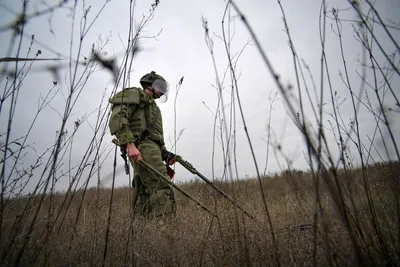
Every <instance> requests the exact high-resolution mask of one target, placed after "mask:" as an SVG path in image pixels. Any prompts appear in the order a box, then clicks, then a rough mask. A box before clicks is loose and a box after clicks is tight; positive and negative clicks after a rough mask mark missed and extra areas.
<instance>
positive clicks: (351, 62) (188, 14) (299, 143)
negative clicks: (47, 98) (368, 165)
mask: <svg viewBox="0 0 400 267" xmlns="http://www.w3.org/2000/svg"><path fill="white" fill-rule="evenodd" d="M21 2H22V1H14V0H2V1H0V25H2V26H4V25H8V24H10V23H11V22H13V21H15V18H16V16H17V14H19V13H20V12H21V10H22V8H21ZM41 2H42V1H29V5H28V11H29V12H28V13H31V12H32V11H33V10H35V9H38V10H42V9H44V5H43V4H41ZM53 2H56V1H53ZM77 2H78V3H77V14H76V21H75V25H74V27H75V34H74V39H73V49H72V52H73V56H74V57H76V51H77V48H78V41H79V40H78V39H79V35H78V32H79V27H80V20H81V17H82V9H83V8H82V1H77ZM137 2H138V3H137V5H136V8H135V14H134V17H135V24H136V23H139V21H140V20H141V18H142V16H143V15H144V16H147V15H148V14H149V9H150V5H151V4H152V1H137ZM377 2H378V3H377V4H376V8H377V9H378V10H379V12H380V14H381V16H382V18H383V19H385V21H387V19H392V21H395V22H397V23H399V20H398V14H399V13H400V4H399V1H398V0H385V1H377ZM46 3H47V4H49V5H54V3H53V4H52V1H46ZM236 3H237V5H238V7H239V8H240V9H241V11H242V12H243V13H244V15H245V16H246V18H247V20H248V22H249V23H250V25H251V26H252V27H253V30H254V32H255V34H256V36H257V38H258V39H259V41H260V42H261V45H262V47H263V49H264V51H265V52H266V54H267V56H268V58H269V60H270V61H271V63H272V65H273V66H274V68H275V70H276V72H277V73H279V75H280V77H281V81H282V82H283V83H284V84H285V85H289V84H292V85H293V88H294V89H293V91H297V87H296V77H295V75H294V74H295V72H294V66H293V58H292V54H291V51H290V48H289V46H288V41H287V35H286V33H285V32H284V30H283V29H284V24H283V21H282V13H281V10H280V7H279V5H278V2H277V1H244V0H241V1H236ZM326 3H327V7H328V8H327V10H328V11H329V12H331V10H332V7H335V8H340V9H343V11H340V13H339V16H343V18H346V19H350V20H353V19H356V18H357V15H356V13H355V12H354V10H351V9H349V7H350V5H349V4H348V2H347V1H342V0H336V1H333V0H332V1H326ZM71 4H72V3H68V4H67V6H68V7H71ZM89 5H90V6H91V9H90V12H89V13H88V24H90V22H91V21H93V19H94V17H95V16H96V14H97V13H98V11H99V10H100V9H101V7H102V5H103V1H99V0H97V1H86V6H89ZM225 5H226V4H225V1H222V0H202V1H183V0H171V1H160V4H159V6H158V7H157V9H156V11H155V14H154V18H153V19H152V20H151V21H150V22H149V23H148V25H147V26H146V27H145V29H144V32H143V33H142V34H143V36H147V37H151V36H155V35H157V38H156V39H154V38H146V39H142V41H145V42H144V43H142V45H141V49H142V50H141V52H140V53H138V54H137V57H136V59H135V61H134V64H133V69H132V73H131V74H130V84H129V85H130V86H139V85H140V84H139V79H140V77H141V76H143V75H144V74H145V73H148V72H150V71H152V70H154V71H156V72H157V73H159V74H160V75H162V76H163V77H165V78H166V79H167V81H168V82H169V84H170V86H171V88H170V93H169V100H168V102H166V103H160V104H159V106H160V108H161V110H162V115H163V121H164V126H165V140H166V144H167V147H168V148H171V144H172V143H171V142H173V138H174V98H175V93H176V85H177V83H178V81H179V80H180V79H181V77H182V76H184V81H183V84H182V86H181V88H180V91H179V95H178V98H177V104H176V111H177V114H176V121H177V123H176V132H177V133H179V132H181V131H182V135H181V137H180V139H179V140H178V143H177V147H176V149H177V153H178V154H180V155H181V156H182V157H183V158H184V159H186V160H187V161H189V162H191V163H192V164H193V165H194V166H195V167H196V168H197V170H198V171H200V172H201V173H202V174H204V175H205V176H207V177H209V178H210V179H211V177H212V172H211V169H212V150H213V147H212V142H213V125H214V117H213V116H214V115H213V114H212V113H215V111H216V108H217V100H218V98H217V96H218V95H217V90H216V78H215V71H214V67H213V62H212V58H211V54H210V52H209V50H208V48H207V45H206V42H205V39H204V36H205V34H204V28H203V27H202V17H205V18H206V19H207V20H208V27H209V30H210V33H211V37H212V38H213V41H214V54H215V58H216V64H217V68H218V75H219V77H220V79H222V77H223V76H224V72H225V70H226V68H227V67H228V61H227V55H226V52H225V47H224V44H223V42H222V40H221V39H220V37H222V28H221V27H222V26H221V21H222V16H223V13H224V10H225ZM282 5H283V8H284V11H285V14H286V18H287V22H288V25H289V29H290V33H291V36H292V39H293V42H294V45H295V48H296V51H297V53H298V54H299V56H300V57H301V58H302V59H304V60H305V62H306V63H307V64H308V65H309V66H310V70H311V72H312V74H313V77H314V79H315V82H316V86H317V88H318V89H319V88H320V69H321V67H320V58H321V42H320V29H319V27H320V24H319V16H320V8H321V1H315V0H314V1H312V0H303V1H297V0H285V1H282ZM70 14H71V11H70V9H66V8H64V9H60V10H57V11H56V12H54V13H53V15H52V16H50V15H44V16H41V17H38V18H34V19H31V20H29V21H28V23H27V24H26V27H25V29H24V31H25V34H26V35H27V36H29V35H31V34H34V35H35V40H37V41H38V42H34V43H33V46H32V51H31V54H30V56H33V55H34V54H35V53H36V51H37V50H38V49H40V50H41V52H42V53H41V55H40V56H39V58H40V57H41V58H53V57H59V56H62V57H63V56H68V55H69V52H70V51H69V49H70V44H71V27H72V23H71V22H72V17H71V15H70ZM235 14H236V13H235V12H234V10H233V9H232V10H231V15H232V16H234V15H235ZM329 16H330V17H332V14H329ZM226 23H227V22H226ZM352 25H354V24H351V23H350V22H344V23H343V24H342V26H343V28H342V30H343V42H344V44H343V45H344V51H345V56H346V62H347V64H348V71H349V73H350V76H351V84H352V86H353V87H354V90H355V92H356V93H359V88H360V85H361V83H360V78H359V77H358V74H357V72H358V73H361V72H362V68H361V67H360V63H359V62H357V60H360V58H361V51H362V50H361V44H360V43H359V42H358V41H356V40H355V34H354V29H353V28H352V27H353V26H352ZM2 28H3V27H2ZM128 29H129V1H117V0H112V1H110V2H108V3H107V5H106V6H105V8H104V10H103V11H102V12H101V14H100V15H99V17H98V19H97V20H96V21H95V23H94V24H93V26H92V27H91V28H90V30H89V32H88V34H87V35H86V36H85V39H84V41H83V44H82V50H81V55H82V56H81V58H80V59H81V60H82V59H83V56H89V55H90V51H91V46H92V44H93V43H95V44H97V43H98V41H99V38H101V40H102V41H103V42H104V41H105V40H106V39H107V38H109V41H108V43H107V44H106V45H105V47H104V48H103V51H104V52H106V53H107V54H106V57H113V56H116V57H117V60H118V63H119V64H120V63H121V59H122V55H123V53H124V49H125V47H126V43H127V35H128ZM332 29H335V24H334V21H333V20H331V19H328V20H327V32H326V39H327V41H326V55H327V60H328V64H329V72H330V75H331V76H330V78H331V82H332V86H333V88H334V90H335V91H337V92H338V95H339V96H340V99H341V100H344V99H346V100H345V102H344V103H343V105H342V106H341V112H342V116H343V119H344V123H345V125H346V126H348V123H349V122H350V118H351V116H352V107H351V101H350V95H349V93H348V90H347V89H346V87H345V86H344V83H343V81H342V80H341V78H340V76H339V73H340V72H342V73H343V62H342V61H341V56H340V46H339V45H340V44H339V40H338V38H337V35H335V33H334V32H333V30H332ZM160 31H161V33H160V34H159V35H158V33H159V32H160ZM376 31H377V35H378V37H379V38H380V39H379V40H381V42H382V44H383V45H384V46H385V48H387V49H388V50H387V51H389V52H390V53H392V52H394V51H395V50H394V48H393V47H392V46H390V44H389V43H388V42H387V40H388V38H387V36H386V35H385V34H384V33H383V32H382V31H380V28H379V27H377V28H376ZM233 32H234V36H233V38H232V47H231V49H232V53H233V54H236V53H239V52H240V51H241V50H242V49H243V48H244V47H245V48H244V50H243V52H242V54H241V55H240V58H239V60H238V63H237V75H238V77H239V81H238V86H239V94H240V98H241V104H242V108H243V112H244V117H245V120H246V124H247V129H248V132H249V135H250V137H251V142H252V146H253V148H254V151H255V155H256V158H257V164H258V167H259V170H260V172H263V170H264V167H265V158H266V155H267V146H266V140H267V122H268V116H269V108H270V103H269V100H268V98H269V96H270V95H274V94H275V93H276V92H277V90H278V88H277V86H276V84H275V83H274V81H273V79H272V76H271V74H270V72H268V69H267V67H266V65H265V63H264V62H263V61H262V59H261V57H260V53H259V51H258V50H257V48H256V46H255V45H254V42H250V43H249V44H248V45H247V46H245V45H246V44H247V43H248V42H249V41H250V39H251V37H250V34H249V32H248V30H247V29H246V28H245V27H244V24H243V23H242V21H240V20H239V18H238V17H234V18H233V19H232V21H231V33H233ZM391 33H392V34H393V36H394V37H395V38H396V40H399V31H398V30H397V31H396V30H392V31H391ZM0 38H1V40H2V44H1V45H0V51H1V57H5V56H9V55H8V54H7V51H8V49H9V46H10V40H11V31H10V30H7V31H5V30H3V31H1V32H0ZM29 43H30V39H29V38H24V39H23V43H22V48H21V56H24V55H26V54H27V52H28V47H29ZM43 44H45V46H44V45H43ZM16 47H17V43H14V51H16V50H15V48H16ZM46 47H51V48H52V50H54V51H56V52H58V53H59V55H58V54H56V53H54V51H51V50H50V49H48V48H46ZM398 52H399V51H397V56H398ZM11 56H15V53H14V54H11ZM377 58H378V60H380V62H381V63H382V62H383V59H382V55H381V54H379V53H378V54H377ZM65 63H68V60H64V63H62V64H65ZM1 64H2V65H3V64H4V63H1ZM46 64H47V65H48V64H50V63H43V62H36V63H35V64H34V65H33V67H32V69H31V72H30V73H29V74H28V75H27V76H26V78H25V80H24V81H23V85H22V87H21V91H20V93H19V96H18V105H19V106H18V108H17V111H16V113H15V116H14V122H13V126H12V133H13V136H14V137H16V138H17V137H20V136H22V135H24V134H25V133H26V131H27V129H28V128H29V126H30V124H31V122H32V119H33V117H34V115H35V112H36V111H37V107H38V99H39V97H40V95H42V96H43V95H44V94H46V93H47V92H48V91H49V90H50V89H51V88H53V81H55V78H54V77H53V76H52V75H51V73H49V72H48V71H43V69H42V68H43V67H45V66H47V65H46ZM9 68H10V69H11V68H12V65H10V66H9ZM304 71H305V70H304ZM305 74H306V79H307V82H308V85H309V86H310V88H311V81H310V79H309V75H307V73H306V71H305ZM60 78H61V79H60V80H58V84H57V86H56V87H55V88H54V89H53V90H56V89H59V90H60V92H62V93H63V94H64V95H65V94H66V93H67V89H68V83H66V82H65V80H67V81H69V74H68V73H67V69H63V70H62V71H61V72H60ZM369 79H371V77H369ZM324 80H325V91H324V94H325V97H324V103H327V104H326V112H327V113H326V114H325V115H324V116H325V118H326V120H327V119H330V114H332V108H331V104H330V96H329V91H328V88H327V82H326V80H327V79H326V75H325V78H324ZM381 80H382V79H381ZM369 81H371V80H369ZM5 82H6V81H5V80H4V79H3V80H2V85H1V86H2V88H4V86H5ZM223 84H224V103H225V105H226V104H228V103H229V102H230V99H229V92H228V91H229V90H230V86H231V80H230V79H229V75H227V76H226V78H225V80H224V81H223ZM392 85H393V88H394V89H395V90H396V93H397V94H398V93H399V87H398V85H399V77H398V75H396V74H394V75H393V78H392ZM113 86H114V84H113V79H112V76H111V74H110V73H109V72H107V71H105V70H98V71H96V72H95V73H93V74H92V75H91V76H90V78H89V80H88V82H87V84H86V86H85V88H84V90H83V91H82V93H81V95H80V97H79V98H78V101H77V102H76V105H75V107H74V109H73V112H72V113H73V114H72V116H71V119H70V121H69V123H68V125H67V130H68V132H69V134H71V133H72V132H73V122H74V121H75V120H76V118H80V117H82V116H84V115H85V114H90V113H91V112H93V111H95V110H96V108H97V107H98V106H99V104H100V101H101V98H102V94H103V93H104V91H105V90H106V91H105V92H106V93H105V97H106V99H108V97H109V96H110V93H111V91H112V90H113ZM303 88H304V87H303ZM120 89H121V88H118V90H120ZM2 90H3V89H2ZM312 91H313V90H312ZM366 91H367V93H368V94H369V96H370V97H371V98H372V97H373V94H374V92H373V90H371V89H370V88H368V87H367V86H366ZM296 94H297V93H296ZM363 96H364V97H365V94H364V95H363ZM303 97H306V95H305V92H304V89H303ZM312 98H313V99H315V95H312ZM63 99H64V97H63V95H62V94H61V93H59V94H57V96H56V97H55V98H54V99H53V101H52V102H51V108H50V107H47V108H46V109H45V110H44V111H43V113H42V114H41V115H40V117H39V118H38V121H37V122H36V124H35V125H34V128H33V132H32V134H31V135H30V138H29V139H28V143H29V144H32V143H34V144H33V145H32V146H33V147H34V148H35V150H36V152H37V153H38V154H41V153H43V152H44V151H45V149H46V148H48V147H49V146H50V145H51V144H52V143H53V142H54V140H55V136H56V130H57V129H59V127H60V122H61V121H60V117H59V115H58V114H57V112H56V111H55V110H57V111H58V112H60V113H62V112H63V110H64V105H65V101H64V100H63ZM374 99H375V98H374ZM386 100H387V105H388V107H392V108H394V107H395V106H394V101H393V99H391V98H390V96H387V99H386ZM314 103H315V100H314ZM373 104H374V105H375V106H374V108H375V110H376V111H377V110H378V109H377V105H376V102H373ZM8 106H9V103H7V104H6V105H5V106H4V107H3V110H2V111H1V114H0V121H1V125H2V126H1V130H0V131H1V133H3V132H5V125H6V121H7V119H8V108H7V107H8ZM310 107H311V105H310V104H309V102H308V101H307V102H306V104H305V110H306V112H307V119H308V120H309V121H310V123H312V124H313V125H314V126H315V118H314V117H313V115H312V112H311V108H310ZM297 110H298V109H297ZM225 111H226V113H225V114H226V116H227V120H229V119H230V117H229V116H230V113H229V111H230V109H229V108H227V109H226V110H225ZM397 115H398V114H397ZM389 116H390V118H391V123H393V130H394V133H395V136H399V129H400V127H399V118H398V117H399V116H397V118H396V113H395V112H391V113H390V114H389ZM236 121H237V124H236V129H237V139H236V142H237V148H236V153H237V164H238V171H239V176H240V177H241V178H242V177H245V176H250V177H254V176H255V175H256V171H255V167H254V162H253V159H252V156H251V152H250V148H249V145H248V141H247V138H246V135H245V132H244V128H243V124H242V119H241V116H240V112H239V108H238V106H237V103H236ZM331 121H332V120H331ZM95 122H96V114H92V115H91V116H90V117H89V118H88V120H87V121H86V122H85V123H84V124H82V126H81V127H80V129H79V130H78V132H77V134H76V136H75V138H74V146H73V153H72V158H73V164H72V165H75V164H77V163H78V162H80V160H81V159H82V156H83V154H84V152H85V150H86V148H87V145H88V142H89V140H90V139H91V136H92V133H93V132H92V130H91V126H92V127H93V126H94V125H95ZM374 122H375V120H374V118H373V116H372V115H371V114H370V113H369V112H368V111H367V110H366V109H365V108H363V107H361V109H360V128H361V132H362V138H363V140H364V141H365V142H366V141H367V140H368V138H367V137H368V136H372V134H373V130H374ZM90 125H91V126H90ZM217 126H218V127H219V126H220V125H219V123H218V124H217ZM326 126H327V128H326V131H327V133H328V134H329V123H328V122H326ZM228 127H229V124H228ZM271 131H272V133H271V134H272V136H271V143H273V144H280V146H281V147H282V152H283V153H282V154H278V156H279V157H278V158H279V161H277V159H276V157H275V155H274V149H273V147H271V149H270V156H269V163H268V173H274V172H277V171H280V170H281V168H286V166H283V165H285V164H286V162H285V160H284V158H282V157H281V156H282V155H285V156H286V157H287V158H288V159H290V160H291V163H292V167H294V168H298V169H306V168H308V165H307V162H306V160H305V157H304V155H303V153H305V152H306V149H305V146H304V140H303V137H302V136H301V134H300V132H299V130H298V129H297V128H296V127H295V126H294V124H293V123H292V122H291V119H290V118H289V117H288V116H287V110H286V108H285V105H284V102H283V99H282V97H281V95H280V94H278V100H276V102H275V103H274V110H273V112H272V119H271ZM216 134H217V135H218V137H217V139H216V143H215V145H216V147H215V151H216V157H215V176H216V177H221V176H222V173H223V168H224V166H223V164H222V157H221V152H222V149H221V144H220V142H219V141H218V140H219V136H220V129H219V128H218V129H217V131H216ZM353 136H354V135H353ZM2 138H4V136H3V137H2ZM224 138H225V133H224ZM328 138H329V141H330V146H331V148H332V149H333V150H334V151H332V152H333V154H334V155H335V156H337V147H336V145H335V142H334V140H333V139H332V138H331V135H329V137H328ZM111 139H112V137H111V136H110V134H109V132H108V129H107V133H106V136H105V140H104V142H105V144H107V143H109V142H111ZM2 140H3V139H2ZM366 145H369V143H366ZM376 145H377V147H378V148H379V147H382V145H381V140H380V138H377V139H376ZM109 148H110V149H111V148H112V147H111V146H110V147H109ZM107 151H109V150H107ZM36 152H34V151H33V150H29V153H30V154H29V155H28V156H27V157H26V159H25V161H24V163H25V164H31V163H32V162H33V161H34V160H35V155H36ZM392 153H393V151H392ZM353 155H354V156H355V163H357V162H358V160H357V157H356V151H355V150H354V148H353ZM102 156H103V157H105V156H106V154H103V155H102ZM112 161H113V150H111V154H109V155H108V156H107V157H106V160H105V163H104V165H103V168H102V171H101V173H102V178H103V180H104V182H105V183H107V185H110V184H111V183H110V179H108V178H107V177H109V176H108V175H109V173H110V172H111V171H112ZM118 164H119V165H118V168H119V169H120V168H121V167H123V163H122V160H121V158H120V157H119V156H118ZM62 169H63V170H64V171H65V170H66V169H67V167H64V168H62ZM176 172H177V173H176V178H175V179H176V181H186V180H188V179H190V178H193V175H192V174H191V173H189V172H188V171H186V170H184V169H183V168H182V167H180V166H178V165H177V166H176ZM95 183H96V181H95V178H93V181H92V182H91V185H94V184H95ZM127 183H128V177H127V176H126V175H125V174H124V173H123V172H122V173H120V174H119V175H117V179H116V185H117V186H123V185H126V184H127ZM35 184H36V183H35V182H33V181H32V183H31V185H35ZM67 184H68V177H65V178H63V179H61V180H60V182H59V184H58V188H59V189H64V188H66V186H67Z"/></svg>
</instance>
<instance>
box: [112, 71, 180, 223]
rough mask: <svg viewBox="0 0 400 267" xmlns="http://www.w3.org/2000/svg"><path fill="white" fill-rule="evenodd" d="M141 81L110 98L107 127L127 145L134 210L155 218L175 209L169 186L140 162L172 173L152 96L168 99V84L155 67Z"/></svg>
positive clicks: (124, 147) (173, 156) (160, 123)
mask: <svg viewBox="0 0 400 267" xmlns="http://www.w3.org/2000/svg"><path fill="white" fill-rule="evenodd" d="M140 84H141V86H142V88H143V89H142V88H138V87H130V88H125V89H123V90H122V91H120V92H118V93H116V94H115V95H114V96H113V97H112V98H111V99H110V100H109V102H110V103H111V104H112V107H111V109H112V114H111V116H110V121H109V129H110V133H111V135H115V136H116V137H117V139H118V141H119V143H120V145H121V149H126V153H127V156H128V157H129V159H130V161H131V163H132V165H133V169H134V182H133V183H134V186H135V187H136V194H135V198H134V202H133V205H134V212H135V214H137V215H144V216H146V217H151V218H155V217H159V216H163V215H171V214H173V213H174V206H175V201H174V199H173V191H172V187H171V186H170V185H167V184H166V183H165V182H163V181H162V180H161V179H160V178H159V177H157V176H156V175H155V174H154V173H152V172H151V171H150V170H148V169H147V168H146V167H145V166H143V165H139V162H140V161H141V160H144V161H146V162H147V163H148V164H150V165H151V166H152V167H153V168H155V169H156V170H157V171H159V172H160V173H161V174H163V175H164V176H167V175H170V177H171V174H170V173H167V167H168V165H172V164H174V162H175V155H174V154H173V153H171V152H169V151H168V150H167V149H166V147H165V143H164V134H163V122H162V116H161V112H160V109H159V107H158V106H157V104H156V102H155V99H159V100H160V102H165V101H166V100H167V95H168V89H169V85H168V83H167V81H166V80H165V79H164V78H163V77H162V76H161V75H158V74H156V73H155V72H154V71H152V72H151V73H148V74H146V75H144V76H143V77H142V78H141V79H140ZM163 161H165V162H166V164H168V165H166V164H164V162H163ZM171 178H172V177H171Z"/></svg>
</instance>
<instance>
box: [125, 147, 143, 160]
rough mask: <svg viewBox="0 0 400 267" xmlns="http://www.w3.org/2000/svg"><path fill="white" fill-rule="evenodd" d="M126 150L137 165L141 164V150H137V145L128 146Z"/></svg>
mask: <svg viewBox="0 0 400 267" xmlns="http://www.w3.org/2000/svg"><path fill="white" fill-rule="evenodd" d="M126 149H127V152H128V157H129V158H130V159H132V160H134V161H136V163H139V162H140V161H141V160H142V159H143V158H142V154H141V153H140V151H139V149H137V147H136V146H135V144H132V143H130V144H128V145H127V148H126Z"/></svg>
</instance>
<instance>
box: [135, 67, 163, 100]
mask: <svg viewBox="0 0 400 267" xmlns="http://www.w3.org/2000/svg"><path fill="white" fill-rule="evenodd" d="M140 84H141V85H142V88H143V90H144V91H145V92H146V93H148V94H150V95H152V96H153V97H154V98H158V99H160V102H165V101H167V99H168V89H169V84H168V82H167V81H166V80H165V79H164V78H163V77H162V76H161V75H158V74H156V72H155V71H152V72H150V73H147V74H145V75H144V76H143V77H142V78H141V79H140Z"/></svg>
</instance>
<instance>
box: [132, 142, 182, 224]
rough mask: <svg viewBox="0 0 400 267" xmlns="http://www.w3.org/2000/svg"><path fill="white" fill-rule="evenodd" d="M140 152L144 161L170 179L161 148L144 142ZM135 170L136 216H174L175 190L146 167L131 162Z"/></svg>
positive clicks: (153, 143) (134, 206)
mask: <svg viewBox="0 0 400 267" xmlns="http://www.w3.org/2000/svg"><path fill="white" fill-rule="evenodd" d="M139 150H140V153H141V155H142V158H143V160H144V161H146V162H147V163H148V164H149V165H151V166H152V167H153V168H154V169H156V170H157V171H158V172H160V173H161V174H162V175H164V177H168V174H167V169H166V166H165V163H164V162H163V160H162V158H161V150H160V146H159V145H158V144H157V143H155V142H153V141H151V140H143V141H142V142H141V144H140V145H139ZM131 163H132V165H133V168H134V173H135V174H134V181H133V182H134V183H135V189H136V193H135V197H134V200H133V208H134V213H135V216H136V215H139V216H144V217H150V218H155V217H159V216H172V215H173V213H174V211H175V200H174V198H173V190H172V189H173V188H172V187H171V186H170V185H168V184H167V183H165V182H164V181H163V180H162V179H161V178H160V177H158V176H157V175H156V174H154V173H153V172H152V171H151V170H149V169H147V168H146V167H145V166H143V165H140V164H137V163H136V162H135V161H131Z"/></svg>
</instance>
